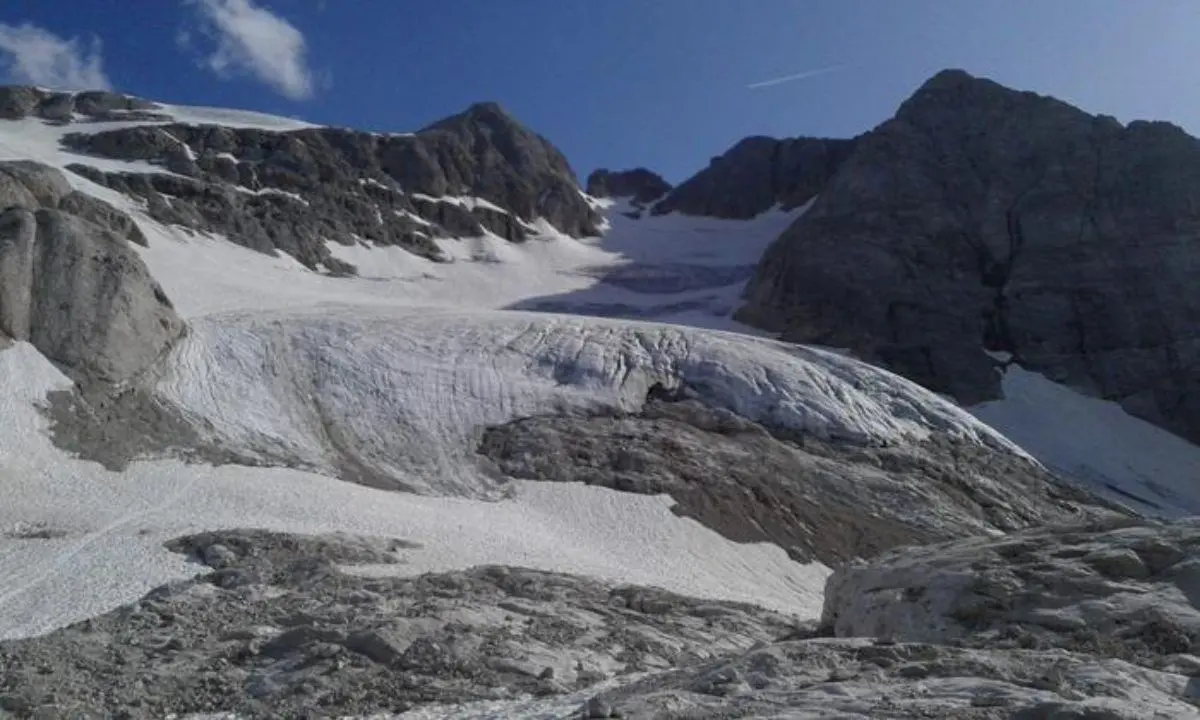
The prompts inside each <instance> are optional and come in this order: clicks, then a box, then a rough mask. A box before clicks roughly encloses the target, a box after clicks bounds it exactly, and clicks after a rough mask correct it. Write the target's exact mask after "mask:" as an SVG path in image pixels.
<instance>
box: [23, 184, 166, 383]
mask: <svg viewBox="0 0 1200 720" xmlns="http://www.w3.org/2000/svg"><path fill="white" fill-rule="evenodd" d="M130 241H134V242H143V243H144V242H145V239H144V238H143V237H142V235H141V233H140V231H139V230H138V229H137V225H136V224H135V223H134V222H133V220H132V219H131V218H130V217H129V216H128V215H126V214H124V213H122V212H121V211H119V210H117V209H116V208H113V207H111V206H109V205H107V204H106V203H104V202H102V201H99V200H96V199H94V198H91V197H88V196H86V195H83V194H81V193H79V192H77V191H73V190H72V189H71V187H70V186H69V185H68V184H67V182H66V178H65V177H63V175H62V173H60V172H59V171H57V170H54V169H52V168H49V167H46V166H43V165H38V164H36V163H29V162H4V163H0V333H3V334H5V335H7V336H9V337H10V338H12V339H15V340H23V341H28V342H30V343H32V344H33V345H34V346H35V347H37V348H38V350H40V351H41V352H42V353H43V354H44V355H45V356H46V357H47V358H49V359H50V360H52V361H54V362H56V363H58V364H59V365H60V366H62V367H64V368H65V369H66V370H67V371H68V372H70V373H71V374H72V375H73V376H74V377H75V379H76V380H80V381H83V380H88V381H98V382H102V383H109V384H111V383H120V382H123V381H126V380H129V379H131V378H133V377H135V376H136V375H138V374H139V373H141V372H142V371H144V370H146V369H147V368H149V367H150V365H152V364H153V363H154V362H155V361H156V360H157V359H158V358H159V357H161V356H162V354H163V353H164V352H165V351H166V349H167V348H169V347H170V346H171V344H172V343H173V342H174V341H175V340H176V339H178V338H179V336H180V335H181V334H182V333H183V329H184V328H183V323H182V321H181V320H180V319H179V318H178V316H177V315H176V314H175V311H174V309H173V308H172V306H171V302H170V300H169V299H168V298H167V296H166V294H165V293H164V292H163V290H162V288H161V287H160V286H159V285H158V284H157V283H156V282H155V281H154V280H153V278H151V277H150V273H149V271H148V270H147V269H146V266H145V265H144V264H143V263H142V261H141V258H140V257H138V255H137V253H136V252H135V251H134V249H133V248H132V247H131V246H130V245H129V243H130Z"/></svg>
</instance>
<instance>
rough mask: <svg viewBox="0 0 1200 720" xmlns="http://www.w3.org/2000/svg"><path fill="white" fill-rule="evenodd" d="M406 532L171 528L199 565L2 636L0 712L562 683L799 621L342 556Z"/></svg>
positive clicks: (392, 708)
mask: <svg viewBox="0 0 1200 720" xmlns="http://www.w3.org/2000/svg"><path fill="white" fill-rule="evenodd" d="M406 546H407V545H406V543H404V542H403V541H387V540H379V539H364V538H354V537H347V536H323V537H311V536H289V535H277V534H272V533H267V532H258V531H230V532H222V533H205V534H202V535H195V536H189V537H185V538H181V539H179V540H176V541H173V542H172V543H170V547H171V548H172V549H174V550H176V551H178V552H182V553H186V554H188V555H189V556H190V557H193V558H195V559H196V560H197V562H200V563H203V564H204V565H206V566H207V568H206V572H207V574H205V575H203V576H201V577H199V578H197V579H196V580H194V581H189V582H182V583H176V584H173V585H169V586H165V587H162V588H160V589H158V590H155V591H153V592H151V593H150V594H149V595H147V596H146V597H145V598H144V599H143V600H142V601H140V602H138V603H136V604H134V605H131V606H127V607H124V608H120V609H118V610H116V611H113V612H111V613H108V614H106V615H104V616H101V617H98V618H95V619H92V620H88V621H86V622H83V623H79V624H77V625H74V626H71V627H68V628H64V629H62V630H58V631H56V632H53V633H50V634H49V635H45V636H42V637H38V638H32V639H26V640H19V641H6V642H0V667H3V668H4V672H3V673H0V712H3V711H4V710H7V711H9V712H11V713H13V714H14V715H16V716H18V717H27V716H30V715H31V714H33V713H34V712H39V711H40V712H42V713H44V714H43V715H39V716H38V717H65V716H67V715H65V714H64V713H68V712H69V711H76V712H80V711H84V712H88V713H91V715H88V717H93V716H95V717H138V718H140V717H156V718H158V717H166V716H167V715H168V714H169V713H172V712H178V713H187V712H236V713H238V715H240V716H241V717H268V716H270V717H295V716H304V717H309V716H314V715H317V716H325V717H328V716H334V717H340V716H345V715H348V714H354V713H380V712H393V713H394V712H401V711H403V710H406V709H408V708H410V707H413V706H416V705H421V704H427V703H435V702H443V703H444V702H469V701H471V700H482V699H497V698H505V697H512V696H519V695H520V694H522V693H531V694H535V695H554V694H560V693H565V692H568V691H573V690H577V689H581V688H586V687H589V686H591V685H593V684H595V683H598V682H601V681H604V680H607V679H610V678H614V677H618V676H622V675H627V674H631V673H636V672H643V671H653V670H662V669H666V668H670V667H673V666H675V665H686V664H689V663H692V662H697V661H703V660H707V659H712V658H715V657H719V656H721V655H723V654H729V653H735V652H738V651H741V650H745V649H747V648H749V647H751V646H752V645H754V644H755V643H757V642H764V641H768V640H773V639H776V638H778V637H781V636H786V635H787V634H788V633H790V632H793V630H794V627H793V625H794V623H793V621H792V620H791V619H789V618H787V617H784V616H781V615H778V614H775V613H772V612H769V611H765V610H761V609H758V608H754V607H750V606H744V605H738V604H732V603H723V602H708V601H699V600H694V599H690V598H685V597H681V596H677V595H673V594H671V593H667V592H664V591H660V590H654V589H649V588H636V587H613V586H609V585H605V584H602V583H599V582H595V581H591V580H587V579H582V578H575V577H569V576H563V575H556V574H550V573H543V572H535V571H531V570H522V569H518V568H508V567H480V568H476V569H474V570H470V571H466V572H455V573H444V574H435V575H424V576H420V577H416V578H393V577H386V576H384V577H370V576H361V575H355V574H347V572H343V571H342V570H340V569H339V566H343V565H348V566H355V565H364V564H368V565H370V566H375V567H378V566H380V565H386V564H389V563H395V562H396V561H397V555H396V552H397V551H401V552H402V551H403V549H404V548H405V547H406ZM372 574H377V573H372ZM54 713H58V714H54ZM72 717H74V716H72Z"/></svg>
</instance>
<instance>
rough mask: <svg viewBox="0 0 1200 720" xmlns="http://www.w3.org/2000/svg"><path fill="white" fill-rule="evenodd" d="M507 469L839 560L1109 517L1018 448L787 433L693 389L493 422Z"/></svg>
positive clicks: (494, 454)
mask: <svg viewBox="0 0 1200 720" xmlns="http://www.w3.org/2000/svg"><path fill="white" fill-rule="evenodd" d="M479 452H480V454H481V455H483V456H484V457H485V458H487V459H488V460H490V461H491V462H492V463H494V464H495V467H496V468H497V469H498V470H499V471H500V472H502V473H504V474H505V475H508V476H511V477H516V478H521V479H529V480H543V481H552V482H582V483H587V484H589V485H600V486H603V487H608V488H612V489H614V490H621V491H625V492H635V493H643V494H651V495H653V494H659V493H665V494H668V495H670V496H671V498H672V499H674V500H675V501H676V503H678V504H677V505H676V512H677V513H679V514H681V515H684V516H686V517H691V518H693V519H695V520H697V521H699V522H700V523H702V524H704V525H705V526H707V527H709V528H711V529H713V530H715V531H716V532H719V533H721V534H722V535H724V536H725V537H727V538H729V539H731V540H734V541H735V542H770V543H774V544H776V545H779V546H780V547H782V548H784V549H785V550H787V551H788V553H789V554H790V555H791V556H792V558H793V559H795V560H797V561H799V562H809V561H811V560H813V559H816V560H820V561H821V562H824V563H827V564H830V565H833V564H837V563H839V562H842V561H845V560H848V559H850V558H854V557H870V556H872V555H875V554H877V553H879V552H881V551H882V550H885V549H887V548H892V547H896V546H898V545H910V544H919V543H925V542H934V541H936V540H944V539H948V538H953V537H962V536H964V535H966V536H969V535H976V534H982V533H985V532H989V531H991V532H994V531H996V530H1002V531H1010V530H1015V529H1018V528H1027V527H1030V526H1033V525H1038V524H1042V523H1046V522H1054V521H1062V520H1065V519H1068V518H1073V517H1074V518H1081V517H1095V516H1106V515H1108V514H1109V513H1110V511H1109V509H1108V508H1107V507H1106V506H1105V505H1103V504H1102V502H1101V501H1099V500H1095V499H1093V498H1092V497H1091V496H1089V495H1088V494H1086V493H1084V492H1082V491H1080V490H1078V489H1076V488H1074V487H1071V486H1068V485H1065V484H1064V483H1062V482H1060V481H1059V480H1057V479H1056V478H1054V477H1053V476H1051V475H1050V474H1049V473H1047V472H1046V471H1045V470H1043V469H1041V468H1040V467H1038V466H1036V465H1035V464H1033V463H1032V462H1029V461H1027V460H1024V459H1023V458H1020V457H1017V456H1014V455H1013V454H1011V453H1010V452H1008V451H1006V450H999V449H997V450H992V449H989V448H986V447H983V446H980V445H976V444H972V443H967V442H962V441H956V440H954V439H952V438H949V437H947V436H936V435H935V436H934V437H932V438H930V439H929V440H928V441H925V442H923V443H915V444H913V445H911V446H894V447H884V448H874V447H863V446H860V445H856V444H853V443H850V442H824V441H821V440H819V439H817V438H815V437H811V436H803V435H800V434H798V433H795V432H794V431H791V432H789V431H781V430H776V431H774V433H772V431H770V430H768V429H767V428H764V427H762V426H760V425H757V424H755V423H752V422H749V421H747V420H745V419H743V418H741V417H738V416H736V415H733V414H732V413H729V412H726V411H718V410H713V409H710V408H708V407H705V406H704V405H701V404H700V403H698V402H696V401H692V400H686V401H682V402H680V401H674V402H668V401H664V400H652V401H651V402H649V403H648V404H647V406H646V408H645V410H644V411H643V412H642V413H641V414H639V415H604V416H594V417H546V418H528V419H523V420H518V421H515V422H512V423H509V424H507V425H503V426H500V427H493V428H489V429H488V430H487V431H486V432H485V433H484V435H483V438H482V441H481V443H480V446H479Z"/></svg>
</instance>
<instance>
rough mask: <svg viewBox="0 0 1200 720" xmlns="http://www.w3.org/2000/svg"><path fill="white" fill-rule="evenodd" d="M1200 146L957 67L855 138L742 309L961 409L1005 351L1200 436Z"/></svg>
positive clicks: (766, 261)
mask: <svg viewBox="0 0 1200 720" xmlns="http://www.w3.org/2000/svg"><path fill="white" fill-rule="evenodd" d="M1197 208H1200V143H1197V141H1196V140H1195V139H1193V138H1190V137H1188V136H1187V135H1186V134H1185V133H1183V132H1181V131H1178V130H1177V129H1173V128H1171V127H1170V126H1166V127H1163V126H1162V125H1161V124H1150V123H1133V124H1131V125H1130V126H1129V127H1124V126H1122V125H1121V123H1119V122H1117V121H1116V120H1115V119H1113V118H1109V117H1104V116H1092V115H1089V114H1087V113H1085V112H1083V111H1082V110H1079V109H1078V108H1075V107H1072V106H1070V105H1068V104H1067V103H1064V102H1061V101H1058V100H1055V99H1053V98H1047V97H1043V96H1040V95H1037V94H1035V93H1029V92H1020V91H1016V90H1010V89H1008V88H1005V87H1003V86H1001V85H999V84H997V83H995V82H992V81H990V80H985V79H980V78H974V77H972V76H970V75H968V74H967V73H964V72H961V71H947V72H943V73H939V74H938V75H937V76H935V77H934V78H932V79H931V80H929V81H928V82H926V83H925V84H924V85H922V86H921V88H920V89H919V90H917V91H916V92H915V93H914V94H913V96H912V97H911V98H909V99H908V100H907V101H906V102H905V103H904V104H903V105H902V106H901V108H900V110H899V111H898V112H897V113H896V115H895V117H893V118H892V119H891V120H889V121H887V122H885V123H883V124H882V125H880V126H879V127H878V128H876V129H875V130H873V131H872V132H870V133H868V134H867V135H866V136H864V137H862V138H861V139H860V140H859V141H858V142H857V143H856V144H855V147H854V150H853V153H852V154H851V155H850V157H849V158H847V159H846V160H845V162H843V163H842V164H841V165H840V167H839V168H838V169H837V171H836V173H834V174H833V175H832V177H831V178H830V180H829V181H828V183H827V184H826V185H825V187H824V189H823V190H822V192H821V196H820V198H819V199H818V200H817V202H816V203H815V204H814V205H813V207H812V208H811V209H810V210H809V211H808V212H807V213H806V214H805V215H804V216H802V217H801V218H800V219H798V220H797V221H796V223H795V224H794V225H793V226H792V227H791V228H790V229H789V230H788V231H787V232H786V233H784V235H783V236H782V237H781V238H780V239H779V240H778V241H777V242H776V244H775V245H774V246H773V247H772V248H771V249H770V250H769V251H768V252H767V254H766V255H765V257H764V258H763V260H762V262H761V263H760V265H759V268H758V272H757V274H756V276H755V278H754V280H752V282H751V284H750V286H749V289H748V295H747V304H746V306H745V308H744V309H743V310H742V311H741V312H740V314H739V315H740V317H741V318H742V319H744V320H747V321H749V322H752V323H756V324H758V325H760V326H762V327H770V328H772V329H775V330H780V331H782V332H783V333H784V335H785V337H786V338H788V339H791V340H796V341H801V342H819V343H824V344H830V345H836V346H840V347H849V348H852V349H854V350H855V351H856V352H858V353H860V354H861V355H862V356H864V357H867V358H871V359H873V360H875V361H876V362H881V363H883V364H885V365H887V366H888V367H890V368H892V369H893V370H895V371H897V372H900V373H901V374H904V375H906V376H908V377H910V378H912V379H915V380H917V381H918V382H921V383H923V384H925V385H926V386H928V387H931V388H935V389H937V390H939V391H943V392H947V393H949V394H952V395H954V396H955V397H957V398H958V399H960V400H961V401H963V402H967V403H975V402H979V401H981V400H985V399H989V398H995V397H998V396H999V393H1000V385H999V375H998V373H997V372H996V371H995V365H996V361H995V360H993V359H992V358H991V357H990V356H989V354H988V353H987V352H986V351H988V350H991V351H1003V352H1005V353H1008V354H1010V355H1011V356H1012V357H1013V358H1014V359H1015V360H1016V361H1017V362H1018V363H1020V364H1022V365H1023V366H1025V367H1027V368H1030V369H1034V370H1037V371H1040V372H1043V373H1045V374H1046V375H1047V376H1048V377H1050V378H1051V379H1054V380H1057V381H1059V382H1064V383H1066V384H1068V385H1071V386H1073V387H1076V388H1078V389H1081V390H1084V391H1086V392H1089V393H1092V394H1095V395H1098V396H1100V397H1103V398H1107V399H1112V400H1117V401H1120V402H1121V403H1122V404H1123V405H1124V406H1125V407H1126V409H1128V410H1129V411H1130V412H1133V413H1134V414H1136V415H1138V416H1139V417H1143V418H1145V419H1147V420H1150V421H1151V422H1155V423H1157V424H1159V425H1162V426H1164V427H1167V428H1169V429H1172V430H1174V431H1176V432H1179V433H1180V434H1182V435H1184V436H1185V437H1188V438H1190V439H1193V440H1195V439H1200V371H1197V368H1200V356H1198V355H1197V351H1196V348H1197V347H1200V324H1198V323H1197V321H1196V318H1197V317H1200V293H1198V292H1197V289H1196V288H1197V286H1196V283H1195V278H1196V270H1195V268H1196V263H1195V249H1194V244H1195V243H1194V237H1195V233H1196V228H1197V227H1200V212H1198V211H1197Z"/></svg>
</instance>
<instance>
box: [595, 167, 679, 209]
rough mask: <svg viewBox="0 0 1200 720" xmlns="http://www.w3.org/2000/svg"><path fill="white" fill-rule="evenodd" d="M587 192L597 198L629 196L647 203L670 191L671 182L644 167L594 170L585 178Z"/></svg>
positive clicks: (639, 202)
mask: <svg viewBox="0 0 1200 720" xmlns="http://www.w3.org/2000/svg"><path fill="white" fill-rule="evenodd" d="M586 187H587V194H588V195H591V196H592V197H598V198H608V197H613V198H629V199H631V200H632V201H633V202H634V203H637V204H638V205H649V204H651V203H653V202H654V201H655V200H658V199H659V198H661V197H662V196H663V195H666V194H667V193H668V192H670V191H671V183H669V182H667V181H666V180H663V178H662V176H661V175H659V174H658V173H655V172H651V171H650V170H647V169H646V168H634V169H633V170H604V169H601V170H596V171H594V172H593V173H592V174H591V175H588V179H587V185H586Z"/></svg>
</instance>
